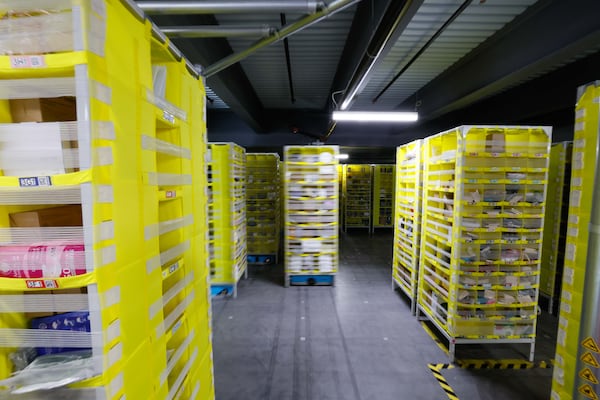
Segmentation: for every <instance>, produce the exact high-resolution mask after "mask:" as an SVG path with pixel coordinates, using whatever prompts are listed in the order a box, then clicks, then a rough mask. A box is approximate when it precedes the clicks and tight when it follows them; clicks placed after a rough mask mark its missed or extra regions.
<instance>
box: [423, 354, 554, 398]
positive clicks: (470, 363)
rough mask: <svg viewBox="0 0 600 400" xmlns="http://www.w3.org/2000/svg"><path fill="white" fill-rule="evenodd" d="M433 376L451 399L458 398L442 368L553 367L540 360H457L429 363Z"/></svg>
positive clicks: (515, 368) (550, 363)
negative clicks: (447, 362) (450, 362)
mask: <svg viewBox="0 0 600 400" xmlns="http://www.w3.org/2000/svg"><path fill="white" fill-rule="evenodd" d="M427 366H428V367H429V370H430V371H431V373H432V374H433V377H434V378H435V379H436V380H437V381H438V383H439V384H440V386H441V387H442V390H443V391H444V392H446V395H447V396H448V399H449V400H458V396H457V395H456V393H454V389H452V387H451V386H450V384H449V383H448V381H447V380H446V378H444V375H442V370H445V369H452V368H455V367H457V368H461V369H496V370H498V369H512V370H517V369H533V368H552V361H549V362H548V361H540V362H537V363H532V362H529V361H522V360H456V364H427Z"/></svg>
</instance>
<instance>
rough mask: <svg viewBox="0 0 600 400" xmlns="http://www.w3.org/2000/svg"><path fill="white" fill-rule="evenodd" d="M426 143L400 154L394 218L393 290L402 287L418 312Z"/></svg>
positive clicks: (406, 147)
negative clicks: (423, 161) (423, 152)
mask: <svg viewBox="0 0 600 400" xmlns="http://www.w3.org/2000/svg"><path fill="white" fill-rule="evenodd" d="M421 148H422V140H415V141H414V142H411V143H408V144H405V145H404V146H400V147H398V149H397V150H396V197H395V217H394V221H395V223H394V252H393V261H392V282H393V285H392V287H393V288H396V287H399V288H400V289H401V290H402V291H403V292H404V293H405V294H406V295H407V296H408V298H409V300H410V302H411V311H412V312H413V313H415V312H416V305H417V282H418V281H417V277H418V272H419V251H420V248H419V244H420V238H421V203H422V189H423V184H422V181H421V179H422V176H423V164H422V159H421V155H422V150H421Z"/></svg>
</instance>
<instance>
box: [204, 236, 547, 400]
mask: <svg viewBox="0 0 600 400" xmlns="http://www.w3.org/2000/svg"><path fill="white" fill-rule="evenodd" d="M391 243H392V234H391V232H389V231H388V232H376V234H375V236H374V237H373V238H371V237H369V236H368V235H367V234H366V233H363V232H356V233H354V232H352V233H351V234H346V235H344V236H343V237H342V240H341V257H340V264H341V268H340V270H341V271H340V274H339V275H338V277H337V279H338V280H337V286H336V287H335V288H332V287H326V286H324V287H302V286H299V287H290V288H287V289H286V288H284V287H283V272H281V271H282V268H281V267H269V268H266V267H251V268H250V277H249V279H248V280H246V281H244V280H242V281H241V283H240V287H239V292H238V298H237V299H231V298H217V299H214V300H213V320H214V324H213V329H214V337H213V343H214V361H215V380H216V382H215V384H216V391H217V400H234V399H235V400H388V399H389V400H392V399H394V400H398V399H411V400H412V399H427V400H432V399H445V398H448V396H447V395H446V394H445V393H444V391H443V390H442V387H441V386H440V384H439V383H438V381H437V380H436V379H435V378H434V374H433V373H432V371H431V370H430V368H429V367H428V364H438V363H447V362H448V358H447V356H446V354H445V353H444V352H443V351H442V350H441V349H440V348H439V347H438V345H436V343H435V342H434V341H433V339H432V337H430V336H429V335H428V334H427V333H426V332H425V330H424V329H423V327H422V326H421V325H420V323H419V322H418V321H417V320H416V319H415V318H414V317H413V316H411V315H410V310H409V306H408V304H407V302H406V301H405V299H404V297H403V295H401V294H400V293H398V292H394V291H392V290H391V277H390V274H391V272H390V271H391V259H392V254H391V249H392V244H391ZM542 319H543V321H542V323H541V326H540V328H539V329H538V331H539V332H540V335H539V337H540V339H539V343H538V351H537V353H536V354H537V358H538V360H547V359H548V357H550V355H553V354H554V347H553V344H552V342H553V339H552V336H553V334H552V333H551V332H552V331H553V329H555V318H552V317H548V316H546V315H544V316H543V317H542ZM527 350H528V348H527V347H526V346H522V347H517V348H506V347H503V348H502V349H501V350H498V347H496V348H493V349H490V348H488V347H482V346H470V347H469V348H467V347H465V346H463V347H459V348H458V350H457V351H458V357H459V358H475V357H483V358H485V357H486V355H487V356H488V357H489V355H490V352H492V351H493V352H494V353H493V354H494V356H495V357H498V356H500V357H502V358H504V359H506V358H512V359H521V360H525V359H524V356H523V355H522V354H523V353H522V352H525V351H527ZM498 351H500V353H498ZM518 351H520V352H518ZM463 356H464V357H463ZM440 374H441V376H442V377H443V379H446V380H447V382H448V384H449V385H450V386H451V388H452V389H453V390H454V392H455V394H456V396H457V397H458V398H459V399H464V400H477V399H489V400H491V399H493V400H499V399H510V400H516V399H527V400H532V399H540V400H542V399H544V400H546V399H548V398H549V393H550V385H551V376H552V370H551V369H544V368H533V369H526V370H474V369H460V368H453V369H442V370H440Z"/></svg>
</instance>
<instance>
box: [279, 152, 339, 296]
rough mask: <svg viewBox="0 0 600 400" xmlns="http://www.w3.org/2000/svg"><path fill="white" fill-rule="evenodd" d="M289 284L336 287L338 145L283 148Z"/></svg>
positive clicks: (286, 284)
mask: <svg viewBox="0 0 600 400" xmlns="http://www.w3.org/2000/svg"><path fill="white" fill-rule="evenodd" d="M283 151H284V161H285V162H284V202H283V203H284V218H285V220H284V223H285V225H284V240H285V245H284V252H285V286H289V285H334V284H335V275H336V273H337V270H338V266H339V252H338V249H339V233H338V230H339V223H338V218H339V200H338V195H339V190H338V182H339V179H338V176H337V172H338V169H337V165H338V158H337V156H338V154H339V147H338V146H285V147H284V149H283Z"/></svg>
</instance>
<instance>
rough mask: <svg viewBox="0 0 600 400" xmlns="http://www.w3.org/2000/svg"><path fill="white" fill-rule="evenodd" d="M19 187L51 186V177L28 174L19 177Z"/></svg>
mask: <svg viewBox="0 0 600 400" xmlns="http://www.w3.org/2000/svg"><path fill="white" fill-rule="evenodd" d="M19 186H20V187H38V186H52V178H51V177H49V176H29V177H23V178H19Z"/></svg>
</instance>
